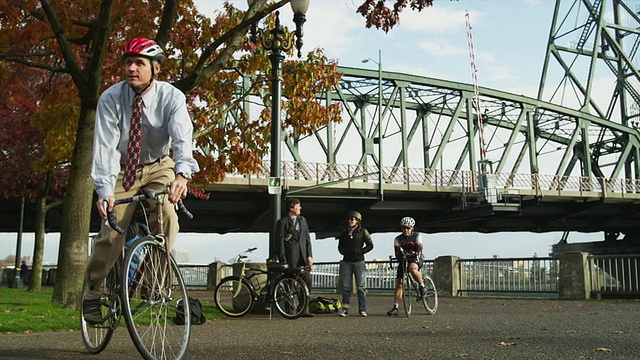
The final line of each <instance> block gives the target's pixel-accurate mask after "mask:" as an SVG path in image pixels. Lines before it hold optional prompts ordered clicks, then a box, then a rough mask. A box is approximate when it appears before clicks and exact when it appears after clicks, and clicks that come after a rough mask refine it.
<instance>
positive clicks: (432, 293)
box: [422, 275, 438, 315]
mask: <svg viewBox="0 0 640 360" xmlns="http://www.w3.org/2000/svg"><path fill="white" fill-rule="evenodd" d="M422 281H423V282H424V288H425V295H424V296H423V297H422V305H424V308H425V310H427V313H429V315H433V314H435V313H436V311H438V291H437V290H436V285H435V284H434V283H433V280H432V279H431V277H430V276H428V275H424V276H423V277H422Z"/></svg>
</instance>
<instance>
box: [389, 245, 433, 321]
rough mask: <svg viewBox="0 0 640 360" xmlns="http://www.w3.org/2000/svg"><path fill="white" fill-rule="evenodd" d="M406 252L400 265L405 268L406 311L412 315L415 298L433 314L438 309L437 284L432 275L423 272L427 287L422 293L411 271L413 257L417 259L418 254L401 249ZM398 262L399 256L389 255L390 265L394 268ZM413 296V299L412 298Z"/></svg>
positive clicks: (404, 296) (404, 297) (424, 282)
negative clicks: (410, 265)
mask: <svg viewBox="0 0 640 360" xmlns="http://www.w3.org/2000/svg"><path fill="white" fill-rule="evenodd" d="M400 251H402V252H403V253H404V256H403V259H404V261H403V262H402V263H401V264H398V266H402V268H403V276H404V278H403V281H402V284H403V288H402V305H403V307H404V313H405V315H406V316H411V310H412V309H411V308H412V306H411V305H412V303H413V299H415V301H416V302H418V303H420V304H422V306H424V309H425V310H427V313H428V314H429V315H433V314H435V313H436V311H438V291H437V290H436V285H435V284H434V283H433V280H432V279H431V277H430V276H429V275H427V274H424V273H423V274H422V282H423V284H424V287H425V293H424V296H423V295H422V294H421V293H420V288H419V284H418V282H417V281H416V280H415V279H414V278H413V276H412V275H411V272H409V263H410V261H411V259H415V258H416V257H417V256H418V254H416V253H411V252H407V253H405V252H404V250H402V249H400ZM394 262H398V259H397V258H394V257H392V256H389V265H390V266H391V268H392V269H393V263H394ZM412 298H413V299H412Z"/></svg>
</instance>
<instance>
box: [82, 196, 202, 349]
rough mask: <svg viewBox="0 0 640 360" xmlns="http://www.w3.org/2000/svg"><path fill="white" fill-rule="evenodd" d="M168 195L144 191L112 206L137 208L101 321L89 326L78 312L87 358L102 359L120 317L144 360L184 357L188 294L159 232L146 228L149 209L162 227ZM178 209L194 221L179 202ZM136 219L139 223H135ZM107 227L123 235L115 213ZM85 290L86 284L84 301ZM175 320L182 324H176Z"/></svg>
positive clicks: (108, 281)
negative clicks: (99, 356)
mask: <svg viewBox="0 0 640 360" xmlns="http://www.w3.org/2000/svg"><path fill="white" fill-rule="evenodd" d="M168 193H169V189H168V187H167V188H165V189H162V190H159V191H144V190H142V193H141V194H139V195H135V196H133V197H130V198H126V199H117V200H116V201H115V204H116V205H119V204H127V203H131V202H136V203H138V204H139V205H140V206H138V215H137V216H134V220H132V223H131V225H130V226H129V228H128V230H127V235H126V237H125V238H126V239H128V240H127V241H126V242H125V246H124V247H123V249H122V252H121V253H120V255H119V257H118V259H117V261H116V263H115V265H114V266H113V268H112V269H111V270H110V271H109V273H108V275H107V277H106V278H105V280H104V282H103V292H102V295H101V303H102V306H101V310H102V317H103V321H102V322H101V323H98V324H93V323H89V322H87V321H85V320H84V316H83V315H84V314H83V313H82V311H81V316H80V318H81V319H82V320H81V322H82V324H81V325H82V340H83V342H84V344H85V347H86V348H87V350H88V351H89V352H90V353H93V354H97V353H100V352H101V351H103V350H104V349H105V348H106V347H107V345H108V344H109V341H110V340H111V337H112V335H113V332H114V331H115V330H116V328H117V327H118V326H119V325H120V322H121V317H124V322H125V323H126V325H127V329H128V331H129V335H130V337H131V340H132V341H133V343H134V345H135V347H136V349H137V350H138V352H140V354H141V355H142V356H143V358H144V359H148V360H155V359H183V358H185V357H186V353H187V348H188V344H189V339H190V336H191V321H190V318H191V317H190V316H189V314H190V312H189V301H188V295H187V290H186V287H185V284H184V281H183V279H182V275H181V274H180V270H179V268H178V265H177V264H176V262H175V260H174V259H173V257H172V256H171V254H170V249H167V248H166V241H165V235H164V233H163V230H162V226H160V225H159V226H158V232H157V233H156V234H155V235H152V234H151V232H150V231H149V225H148V224H149V221H148V219H149V218H148V212H149V209H147V205H149V204H150V205H151V209H153V208H155V212H156V217H157V224H162V223H163V216H162V206H163V203H164V200H165V198H166V196H167V195H168ZM106 207H107V204H106V202H105V209H106ZM177 208H178V210H179V211H180V212H182V213H183V214H185V215H186V216H187V217H189V218H192V217H193V215H192V214H191V213H190V212H189V211H188V210H187V209H186V208H185V206H184V204H182V201H180V202H179V203H178V205H177ZM140 217H142V218H143V220H142V221H136V220H137V219H140ZM107 221H108V223H109V225H110V226H111V227H112V228H113V229H114V230H116V231H118V232H119V233H121V234H122V233H124V230H123V229H122V228H121V227H120V226H119V225H118V223H117V222H116V219H115V216H114V214H113V213H111V212H108V213H107ZM88 290H89V287H88V284H87V283H86V281H85V285H84V291H83V299H84V296H85V295H86V294H87V291H88ZM183 300H184V301H183ZM178 318H180V319H184V321H183V322H177V321H176V319H178Z"/></svg>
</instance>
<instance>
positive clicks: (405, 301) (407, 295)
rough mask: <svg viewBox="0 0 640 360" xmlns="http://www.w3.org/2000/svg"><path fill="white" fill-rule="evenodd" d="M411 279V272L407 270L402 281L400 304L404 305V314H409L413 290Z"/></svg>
mask: <svg viewBox="0 0 640 360" xmlns="http://www.w3.org/2000/svg"><path fill="white" fill-rule="evenodd" d="M412 287H413V279H412V278H411V273H410V272H409V271H408V270H407V271H405V274H404V281H403V284H402V305H403V306H404V314H405V315H406V316H407V317H409V316H411V292H412V291H413V289H412Z"/></svg>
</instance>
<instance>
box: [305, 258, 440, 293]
mask: <svg viewBox="0 0 640 360" xmlns="http://www.w3.org/2000/svg"><path fill="white" fill-rule="evenodd" d="M397 267H398V263H394V264H393V268H392V267H391V265H390V263H389V261H367V262H366V268H367V271H366V273H365V278H366V285H365V287H366V288H367V290H368V291H380V292H385V291H393V290H394V289H395V287H396V274H397V271H398V270H397ZM422 272H423V273H425V274H428V275H429V276H432V275H433V260H426V259H425V261H424V265H423V266H422ZM311 277H312V287H313V289H314V290H316V291H323V292H334V291H335V292H338V289H339V288H340V284H339V283H338V279H339V278H340V262H318V263H314V264H313V270H312V272H311Z"/></svg>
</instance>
